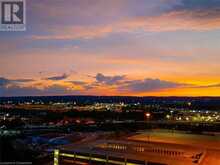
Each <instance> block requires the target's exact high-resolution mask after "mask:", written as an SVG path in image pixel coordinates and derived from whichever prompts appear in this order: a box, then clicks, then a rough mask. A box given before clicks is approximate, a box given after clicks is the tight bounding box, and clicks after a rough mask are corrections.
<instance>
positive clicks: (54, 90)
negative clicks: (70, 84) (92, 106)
mask: <svg viewBox="0 0 220 165" xmlns="http://www.w3.org/2000/svg"><path fill="white" fill-rule="evenodd" d="M79 94H80V91H77V90H73V89H68V88H67V87H65V86H61V85H52V86H49V87H46V88H44V89H38V88H35V87H20V86H18V85H12V86H9V87H6V86H0V96H1V97H7V96H45V95H47V96H54V95H79Z"/></svg>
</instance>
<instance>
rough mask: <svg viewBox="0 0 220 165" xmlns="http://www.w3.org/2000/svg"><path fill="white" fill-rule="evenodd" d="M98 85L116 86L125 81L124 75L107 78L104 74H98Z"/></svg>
mask: <svg viewBox="0 0 220 165" xmlns="http://www.w3.org/2000/svg"><path fill="white" fill-rule="evenodd" d="M95 78H96V81H97V83H102V84H106V85H114V84H118V83H120V82H121V81H122V80H124V79H125V76H124V75H116V76H105V75H103V74H102V73H98V74H97V75H96V76H95Z"/></svg>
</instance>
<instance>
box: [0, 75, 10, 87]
mask: <svg viewBox="0 0 220 165" xmlns="http://www.w3.org/2000/svg"><path fill="white" fill-rule="evenodd" d="M9 83H10V80H8V79H6V78H4V77H0V87H2V86H5V85H7V84H9Z"/></svg>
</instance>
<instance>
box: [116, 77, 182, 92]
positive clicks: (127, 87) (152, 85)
mask: <svg viewBox="0 0 220 165" xmlns="http://www.w3.org/2000/svg"><path fill="white" fill-rule="evenodd" d="M183 86H185V84H180V83H175V82H171V81H164V80H160V79H150V78H147V79H145V80H132V81H126V82H125V84H124V85H121V86H119V87H118V89H119V90H121V91H130V92H149V91H157V90H162V89H169V88H176V87H183Z"/></svg>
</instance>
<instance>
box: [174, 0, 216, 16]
mask: <svg viewBox="0 0 220 165" xmlns="http://www.w3.org/2000/svg"><path fill="white" fill-rule="evenodd" d="M171 10H174V11H185V12H190V13H191V16H192V17H196V18H201V19H208V18H217V17H219V16H220V1H219V0H181V1H180V2H179V3H177V4H176V5H174V6H173V8H172V9H171Z"/></svg>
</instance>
